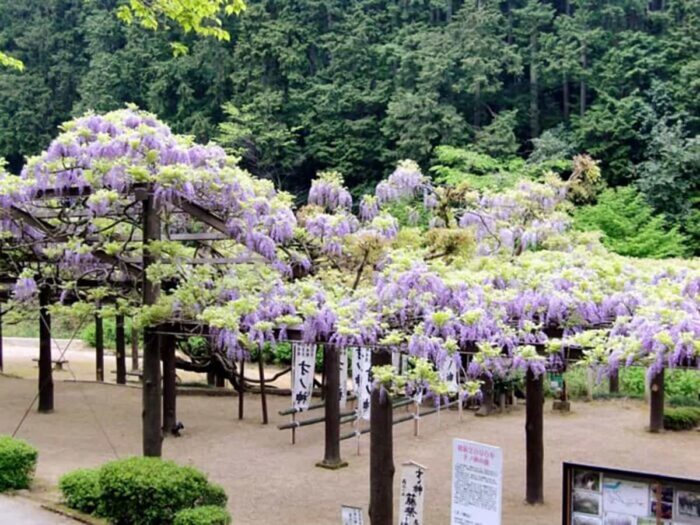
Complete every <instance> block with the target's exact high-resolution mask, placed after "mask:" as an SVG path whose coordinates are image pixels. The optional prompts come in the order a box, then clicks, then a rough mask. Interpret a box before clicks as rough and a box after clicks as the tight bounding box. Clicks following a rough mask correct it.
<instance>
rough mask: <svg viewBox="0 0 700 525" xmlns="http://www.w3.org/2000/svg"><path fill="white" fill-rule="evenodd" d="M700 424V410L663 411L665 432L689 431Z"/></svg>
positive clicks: (672, 409)
mask: <svg viewBox="0 0 700 525" xmlns="http://www.w3.org/2000/svg"><path fill="white" fill-rule="evenodd" d="M699 424H700V408H697V407H678V408H667V409H666V410H665V411H664V428H665V429H666V430H690V429H692V428H695V427H696V426H698V425H699Z"/></svg>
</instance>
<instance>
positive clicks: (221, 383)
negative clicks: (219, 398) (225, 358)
mask: <svg viewBox="0 0 700 525" xmlns="http://www.w3.org/2000/svg"><path fill="white" fill-rule="evenodd" d="M214 377H215V378H216V386H217V387H219V388H224V387H225V386H226V378H225V377H224V374H222V373H221V372H216V373H215V375H214Z"/></svg>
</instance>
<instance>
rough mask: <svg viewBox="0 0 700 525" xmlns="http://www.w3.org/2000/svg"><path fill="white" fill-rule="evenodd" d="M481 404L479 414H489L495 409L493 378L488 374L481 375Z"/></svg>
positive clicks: (477, 413)
mask: <svg viewBox="0 0 700 525" xmlns="http://www.w3.org/2000/svg"><path fill="white" fill-rule="evenodd" d="M480 379H481V381H482V384H481V406H480V407H479V410H477V412H476V415H477V416H488V415H490V414H491V413H492V412H493V410H494V392H493V378H492V377H490V376H489V375H487V374H484V375H482V376H481V378H480Z"/></svg>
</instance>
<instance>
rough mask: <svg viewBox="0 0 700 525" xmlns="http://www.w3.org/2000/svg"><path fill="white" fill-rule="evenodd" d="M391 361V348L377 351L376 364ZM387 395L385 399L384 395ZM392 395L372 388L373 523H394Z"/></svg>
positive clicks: (370, 472)
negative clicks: (389, 350)
mask: <svg viewBox="0 0 700 525" xmlns="http://www.w3.org/2000/svg"><path fill="white" fill-rule="evenodd" d="M389 364H391V354H390V353H388V352H373V353H372V366H381V365H389ZM382 397H383V399H382ZM392 408H393V407H392V405H391V397H389V395H384V396H382V395H381V392H380V390H378V389H374V390H372V406H371V408H370V410H371V413H370V441H369V442H370V451H369V454H370V459H369V461H370V466H369V484H370V489H369V490H370V493H369V517H370V520H371V522H372V525H393V523H394V472H395V468H394V443H393V441H394V437H393V431H394V428H393V410H392Z"/></svg>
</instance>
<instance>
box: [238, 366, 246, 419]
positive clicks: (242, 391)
mask: <svg viewBox="0 0 700 525" xmlns="http://www.w3.org/2000/svg"><path fill="white" fill-rule="evenodd" d="M244 373H245V357H242V358H241V375H240V377H239V378H238V419H243V396H244V395H245V375H244Z"/></svg>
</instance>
